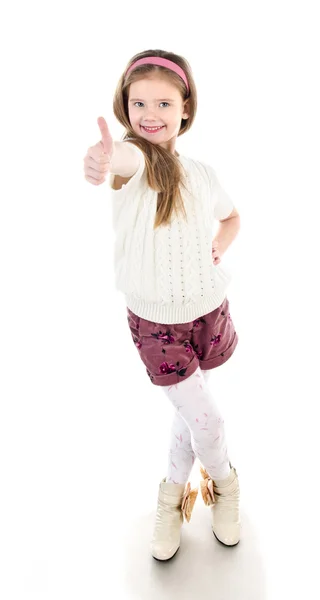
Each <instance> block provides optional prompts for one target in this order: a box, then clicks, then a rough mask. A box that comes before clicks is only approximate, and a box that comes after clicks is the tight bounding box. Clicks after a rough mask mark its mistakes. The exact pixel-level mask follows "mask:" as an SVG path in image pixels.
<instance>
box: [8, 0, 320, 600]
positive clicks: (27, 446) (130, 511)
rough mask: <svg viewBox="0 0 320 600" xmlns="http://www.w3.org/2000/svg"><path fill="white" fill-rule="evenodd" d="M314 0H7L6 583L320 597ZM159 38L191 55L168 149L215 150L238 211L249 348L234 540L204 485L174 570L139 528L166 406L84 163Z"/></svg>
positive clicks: (208, 154)
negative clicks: (208, 506) (190, 102)
mask: <svg viewBox="0 0 320 600" xmlns="http://www.w3.org/2000/svg"><path fill="white" fill-rule="evenodd" d="M317 10H319V6H318V3H317V2H315V1H314V2H311V1H310V0H309V1H308V0H305V1H304V2H302V1H301V2H294V1H292V2H289V1H288V2H285V1H284V0H277V1H274V0H269V1H268V2H262V1H259V0H256V1H253V0H252V1H248V0H244V1H243V2H237V1H228V0H225V1H224V2H216V1H211V2H204V1H198V2H197V3H196V4H194V3H190V4H189V3H186V2H170V3H154V4H151V3H150V2H145V3H141V2H140V3H138V2H130V3H126V2H124V3H108V2H102V1H101V2H98V1H94V0H91V2H90V3H89V2H80V1H79V2H77V3H74V2H70V1H66V0H65V1H64V2H61V1H60V2H51V3H49V2H42V3H41V2H35V1H30V2H26V3H23V2H22V1H21V2H14V1H12V2H10V5H9V4H8V6H7V7H6V8H5V9H2V10H1V19H0V22H1V25H0V27H1V31H0V34H1V35H0V40H1V41H0V46H1V48H0V49H1V73H2V74H1V80H2V92H1V115H0V119H1V123H0V125H1V144H0V148H1V149H0V152H1V178H0V186H1V189H0V200H1V214H0V251H1V254H0V261H1V263H0V267H1V271H0V286H1V295H0V303H1V307H0V308H1V312H0V319H1V321H0V344H1V346H0V351H1V362H0V371H1V375H0V394H1V405H0V410H1V413H0V428H1V429H0V457H1V458H0V503H1V507H0V552H1V556H0V565H1V575H0V595H1V597H2V598H3V600H13V599H19V600H20V599H21V600H22V599H29V598H41V599H43V600H47V599H50V600H51V599H54V600H55V599H57V598H59V599H64V598H68V600H69V599H72V598H76V599H77V600H79V599H82V598H83V599H87V598H95V600H99V599H100V598H101V599H102V598H114V599H115V600H117V599H118V598H128V599H131V598H138V599H146V598H148V600H151V598H152V599H153V598H155V599H156V598H167V599H170V598H175V599H177V598H180V597H181V598H184V599H189V598H195V597H196V596H197V595H198V594H199V595H200V596H202V598H203V600H205V599H206V598H212V597H213V592H215V597H216V598H217V599H218V598H221V599H229V598H232V600H233V599H235V598H237V599H238V598H239V599H240V597H241V598H246V600H251V598H254V599H255V600H260V598H261V599H262V598H268V599H269V598H270V599H272V600H275V599H278V598H284V597H291V598H298V597H301V595H303V596H304V597H308V598H310V599H311V598H317V597H319V589H318V582H317V572H316V566H317V562H318V558H317V557H318V555H319V551H318V544H317V543H318V539H319V464H318V459H319V433H318V429H319V428H318V420H317V415H318V413H319V401H320V394H319V384H318V376H319V366H318V361H319V342H318V340H319V329H320V328H319V292H318V288H319V285H318V279H319V272H320V271H319V266H318V260H319V256H320V253H319V200H320V195H319V191H320V185H319V158H320V156H319V155H320V152H319V134H320V119H319V106H320V93H319V53H320V41H319V16H318V14H317ZM150 48H151V49H156V48H162V49H166V50H170V51H173V52H176V53H178V54H182V55H183V56H185V58H186V59H187V60H188V61H189V63H190V64H191V67H192V70H193V74H194V77H195V82H196V85H197V90H198V102H199V106H198V113H197V117H196V121H195V123H194V125H193V127H192V129H191V131H190V132H188V133H187V134H186V135H185V136H182V137H181V138H179V139H178V142H177V149H178V151H179V152H181V153H182V154H187V155H190V156H192V157H194V158H196V159H199V160H204V161H206V162H207V163H210V164H211V165H212V166H213V168H214V169H215V170H216V172H217V175H218V177H219V180H220V182H221V184H222V185H223V187H224V188H225V189H226V191H227V192H228V193H229V195H230V196H231V197H232V199H233V201H234V204H235V206H236V207H237V209H238V211H239V213H240V215H241V219H242V225H241V232H240V234H239V236H238V237H237V239H236V240H235V242H234V243H233V245H232V247H230V249H229V250H228V252H227V253H226V255H225V256H224V257H223V262H224V263H225V265H226V266H227V267H229V268H231V270H232V273H233V281H232V284H231V285H230V288H229V293H228V297H229V301H230V310H231V312H232V317H233V320H234V322H235V324H236V326H237V331H238V334H239V345H238V347H237V350H236V352H235V354H234V355H233V357H232V358H231V359H230V361H229V362H228V363H226V364H225V365H224V366H223V367H221V368H220V369H217V370H216V372H213V373H212V375H211V381H210V386H211V389H212V392H213V393H214V394H215V397H216V398H217V399H218V401H219V405H220V407H221V410H222V412H223V415H224V419H225V423H226V428H227V435H228V439H229V449H230V455H231V458H232V461H233V463H234V464H235V466H236V468H237V470H238V473H239V478H240V485H241V494H242V495H241V498H242V500H241V501H242V510H243V522H244V527H243V529H244V530H243V537H242V540H241V543H240V545H239V546H238V547H237V550H236V552H237V553H236V554H235V553H234V554H233V555H232V554H228V550H227V552H226V553H224V554H223V553H222V554H221V552H222V551H220V550H219V552H220V554H218V550H214V548H216V545H215V541H214V539H213V538H212V539H211V533H210V517H209V514H208V513H207V512H206V511H205V507H204V506H203V507H202V501H201V499H200V498H199V499H198V501H197V504H196V509H195V511H194V514H195V516H194V518H193V519H192V521H191V523H190V525H189V526H188V528H187V527H186V534H185V535H186V537H185V544H184V550H183V548H181V550H180V555H179V558H178V559H177V560H176V562H175V563H171V565H170V566H169V565H167V568H165V569H162V570H159V569H158V565H155V564H153V562H152V559H151V557H150V556H149V549H148V544H149V538H150V536H151V532H152V526H153V516H154V510H155V508H156V498H157V487H158V484H159V481H160V479H161V478H162V477H164V476H165V470H166V461H167V446H168V436H169V429H170V425H171V418H172V412H171V408H170V406H168V403H167V400H166V398H165V396H164V394H163V392H162V391H161V389H160V388H156V387H155V386H153V385H152V384H151V383H150V381H149V378H148V376H147V375H146V372H145V368H144V365H143V364H142V362H141V361H140V359H139V356H138V352H137V350H136V349H135V347H134V345H133V342H132V339H131V335H130V332H129V329H128V326H127V320H126V312H125V303H124V299H123V297H122V295H121V294H120V293H119V292H116V290H115V287H114V279H113V257H112V252H113V243H114V237H113V231H112V225H111V203H110V198H109V195H108V187H107V184H104V185H102V186H99V187H95V186H92V185H90V184H89V183H88V182H86V181H85V179H84V176H83V157H84V156H85V154H86V151H87V148H88V147H89V146H91V145H93V144H95V143H97V142H98V141H99V139H100V136H99V129H98V125H97V118H98V117H99V116H100V115H103V116H104V117H105V118H106V120H107V122H108V124H109V127H110V129H111V131H112V132H113V133H114V138H115V139H120V138H121V135H122V133H123V129H122V126H121V125H120V124H119V123H117V121H116V119H115V117H114V115H113V112H112V100H113V94H114V91H115V87H116V84H117V82H118V79H119V77H120V76H121V73H122V71H123V69H124V68H125V66H126V64H127V62H128V60H129V59H130V58H131V56H132V55H134V54H136V53H137V52H140V51H142V50H146V49H150ZM198 481H199V475H198V468H195V470H194V471H193V473H192V483H193V484H197V483H198ZM146 515H149V516H148V517H146ZM146 519H147V520H146ZM197 527H199V533H198V532H197ZM205 528H206V529H205ZM201 531H203V532H204V531H208V532H209V533H203V535H204V541H203V544H200V542H199V540H200V539H201ZM188 532H189V533H188ZM206 536H207V537H206ZM183 552H184V554H183ZM231 552H233V551H232V550H231ZM210 553H212V569H211V567H210V560H211V558H210V556H211V555H210ZM139 557H140V558H139ZM208 557H209V558H208ZM202 559H203V560H204V561H206V562H205V569H204V564H203V563H202V562H201V561H202ZM219 561H220V562H219ZM154 563H155V561H154ZM217 565H219V569H217ZM221 574H223V575H221ZM171 578H172V579H171ZM232 582H233V583H232ZM232 586H234V587H232Z"/></svg>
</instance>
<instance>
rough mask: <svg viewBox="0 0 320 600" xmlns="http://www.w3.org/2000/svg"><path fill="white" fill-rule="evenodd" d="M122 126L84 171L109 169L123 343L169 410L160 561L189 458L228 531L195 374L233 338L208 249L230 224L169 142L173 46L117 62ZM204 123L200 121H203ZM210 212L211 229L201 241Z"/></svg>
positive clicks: (218, 444) (232, 474) (183, 123)
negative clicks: (121, 65)
mask: <svg viewBox="0 0 320 600" xmlns="http://www.w3.org/2000/svg"><path fill="white" fill-rule="evenodd" d="M113 109H114V114H115V115H116V117H117V119H118V120H119V121H120V123H121V124H122V125H123V126H124V128H125V134H124V136H123V140H122V141H120V142H118V141H113V139H112V137H111V134H110V132H109V129H108V126H107V123H106V122H105V120H104V119H103V118H102V117H101V118H99V119H98V124H99V127H100V130H101V134H102V141H100V142H99V143H98V144H96V145H95V146H93V147H91V148H89V150H88V153H87V155H86V157H85V159H84V170H85V178H86V179H87V181H89V182H91V183H93V184H94V185H99V184H101V183H102V182H103V181H104V180H105V177H106V174H107V173H109V174H110V179H109V184H110V193H111V197H112V200H113V225H114V229H115V232H116V243H115V253H114V261H115V272H116V286H117V288H118V289H119V290H121V291H122V292H123V293H124V294H125V299H126V305H127V318H128V324H129V327H130V330H131V334H132V338H133V342H134V344H135V346H136V348H137V351H138V352H139V354H140V357H141V360H142V361H143V363H144V365H145V367H146V372H147V374H148V376H149V378H150V381H151V383H153V384H154V385H158V386H161V387H162V389H163V391H164V393H165V395H166V396H167V398H168V399H169V400H170V402H171V403H172V405H173V406H174V409H175V415H174V419H173V424H172V434H171V443H170V448H169V455H168V467H167V473H166V477H165V478H164V479H162V481H161V482H160V485H159V492H158V507H157V514H156V522H155V528H154V535H153V539H152V555H153V557H154V558H156V559H157V560H162V561H163V560H169V559H170V558H172V557H173V556H174V555H175V553H176V552H177V550H178V549H179V547H180V533H181V526H182V523H183V520H184V519H185V520H186V521H188V522H189V521H190V517H191V512H192V509H193V506H194V503H195V500H196V497H197V494H198V489H195V490H191V486H190V483H189V482H188V479H189V476H190V473H191V470H192V467H193V464H194V461H195V458H198V459H199V461H200V464H201V467H200V469H201V476H202V480H201V482H200V487H201V493H202V497H203V500H204V502H205V504H206V505H208V506H210V507H211V513H212V529H213V533H214V534H215V536H216V538H217V539H218V540H219V541H220V542H222V543H223V544H225V545H227V546H234V545H236V544H237V543H238V542H239V540H240V518H239V483H238V476H237V472H236V470H235V468H234V467H233V466H232V465H231V463H230V460H229V456H228V451H227V445H226V438H225V432H224V421H223V419H222V417H221V415H220V412H219V410H218V407H217V405H216V402H215V399H214V397H213V395H212V393H211V391H210V390H209V388H208V385H207V382H208V377H209V374H210V371H211V369H214V368H216V367H218V366H219V365H222V364H223V363H225V362H226V361H227V360H228V359H229V358H230V356H231V355H232V354H233V352H234V350H235V348H236V346H237V343H238V336H237V333H236V331H235V329H234V325H233V322H232V319H231V316H230V312H229V301H228V299H227V297H226V289H227V286H228V284H229V282H230V278H229V276H228V275H227V274H226V272H225V271H224V270H223V269H222V268H221V266H220V265H219V263H220V258H221V256H222V255H223V253H224V252H225V251H226V249H227V247H228V246H229V245H230V243H231V242H232V241H233V239H234V238H235V236H236V235H237V233H238V230H239V215H238V212H237V211H236V209H235V208H234V206H233V203H232V201H231V199H230V197H229V196H228V195H227V194H226V193H225V192H224V190H223V189H222V188H221V186H220V184H219V182H218V179H217V177H216V174H215V171H214V170H213V168H212V167H211V166H210V165H208V164H206V163H204V162H201V161H198V160H195V159H192V158H190V157H187V156H184V155H181V154H179V153H178V152H177V151H176V140H177V137H178V136H180V135H182V134H183V133H186V132H187V131H188V130H189V129H190V127H191V125H192V123H193V121H194V119H195V115H196V109H197V94H196V87H195V83H194V79H193V75H192V71H191V68H190V66H189V64H188V62H187V61H186V60H185V59H184V58H182V57H181V56H179V55H176V54H174V53H172V52H165V51H162V50H148V51H145V52H141V53H140V54H137V55H136V56H134V57H133V58H132V59H131V60H130V61H129V63H128V65H127V67H126V69H125V70H124V72H123V74H122V76H121V78H120V80H119V83H118V86H117V89H116V92H115V96H114V102H113ZM209 126H210V123H209V122H208V127H209ZM215 220H218V221H220V225H219V230H218V232H217V234H216V236H215V239H214V240H212V236H213V226H214V222H215Z"/></svg>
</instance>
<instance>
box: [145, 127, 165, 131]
mask: <svg viewBox="0 0 320 600" xmlns="http://www.w3.org/2000/svg"><path fill="white" fill-rule="evenodd" d="M144 129H149V130H150V131H155V130H156V129H161V127H144Z"/></svg>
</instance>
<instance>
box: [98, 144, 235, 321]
mask: <svg viewBox="0 0 320 600" xmlns="http://www.w3.org/2000/svg"><path fill="white" fill-rule="evenodd" d="M123 143H127V144H128V143H130V142H123ZM132 146H133V147H134V148H135V150H136V151H137V152H138V154H139V156H140V165H139V168H138V171H137V172H136V173H135V174H134V175H133V176H132V177H131V179H130V180H129V182H128V183H127V184H125V185H123V186H122V188H121V189H119V190H114V189H112V183H113V179H114V175H113V174H110V175H109V181H108V183H109V191H110V194H111V198H112V209H113V227H114V231H115V249H114V266H115V283H116V288H117V289H118V290H120V291H121V292H123V293H124V294H125V298H126V304H127V306H128V308H129V309H130V310H131V311H132V312H133V313H135V314H136V315H137V316H139V317H141V318H143V319H147V320H148V321H153V322H156V323H164V324H178V323H187V322H189V321H193V320H195V319H197V318H199V317H201V316H203V315H206V314H207V313H209V312H211V311H213V310H214V309H215V308H217V307H218V306H220V304H221V303H222V302H223V300H224V298H225V297H226V290H227V287H228V285H229V283H230V281H231V275H230V273H229V272H228V271H227V270H226V269H225V268H223V267H222V266H221V263H220V264H219V265H216V266H215V265H214V264H213V260H212V238H213V228H214V220H215V219H218V220H220V219H225V218H227V217H228V216H229V215H230V213H231V212H232V210H233V202H232V200H231V198H230V197H229V196H228V194H227V193H226V192H225V191H224V190H223V189H222V187H221V185H220V184H219V181H218V179H217V176H216V173H215V171H214V169H213V168H212V167H211V166H210V165H207V164H206V163H203V162H201V161H198V160H194V159H192V158H189V157H187V156H184V155H181V154H180V156H179V157H178V158H179V160H180V163H181V165H182V167H183V170H184V174H185V178H186V179H185V181H186V187H187V190H188V191H186V190H185V189H184V188H183V187H182V197H183V200H184V205H185V209H186V213H187V219H188V220H187V221H186V220H185V218H184V216H183V214H182V215H181V216H180V215H179V216H177V215H176V214H175V213H174V214H173V219H172V223H171V224H170V225H167V226H160V227H158V228H157V229H153V226H154V221H155V215H156V209H157V192H155V191H154V190H152V189H151V188H150V187H149V186H148V182H147V175H146V169H145V159H144V154H143V152H142V151H141V150H140V149H139V148H137V147H136V146H134V145H133V144H132Z"/></svg>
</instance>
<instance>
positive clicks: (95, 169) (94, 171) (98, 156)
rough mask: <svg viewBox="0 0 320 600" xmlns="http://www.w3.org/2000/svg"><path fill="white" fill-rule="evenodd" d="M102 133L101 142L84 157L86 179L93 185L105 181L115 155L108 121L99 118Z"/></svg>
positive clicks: (92, 147)
mask: <svg viewBox="0 0 320 600" xmlns="http://www.w3.org/2000/svg"><path fill="white" fill-rule="evenodd" d="M98 125H99V128H100V132H101V141H100V142H98V143H97V144H95V146H91V147H90V148H88V151H87V154H86V156H85V157H84V159H83V160H84V173H85V179H86V180H87V181H89V182H90V183H92V184H93V185H100V184H101V183H103V182H104V181H105V178H106V175H107V174H108V173H109V171H110V162H111V159H112V156H113V153H114V141H113V139H112V136H111V133H110V131H109V128H108V125H107V122H106V120H105V119H104V118H103V117H99V118H98Z"/></svg>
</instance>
